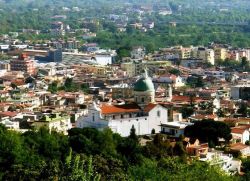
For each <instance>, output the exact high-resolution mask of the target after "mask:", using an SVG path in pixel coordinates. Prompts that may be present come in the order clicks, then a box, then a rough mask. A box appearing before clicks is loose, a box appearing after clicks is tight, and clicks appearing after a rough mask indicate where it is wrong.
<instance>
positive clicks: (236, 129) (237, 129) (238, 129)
mask: <svg viewBox="0 0 250 181" xmlns="http://www.w3.org/2000/svg"><path fill="white" fill-rule="evenodd" d="M245 130H246V128H244V127H234V128H231V133H235V134H243V133H244V131H245Z"/></svg>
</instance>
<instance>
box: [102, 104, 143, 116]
mask: <svg viewBox="0 0 250 181" xmlns="http://www.w3.org/2000/svg"><path fill="white" fill-rule="evenodd" d="M100 108H101V111H102V114H117V113H132V112H140V110H141V109H140V107H139V106H138V105H137V104H124V105H108V104H102V105H101V107H100Z"/></svg>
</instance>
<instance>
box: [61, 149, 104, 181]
mask: <svg viewBox="0 0 250 181" xmlns="http://www.w3.org/2000/svg"><path fill="white" fill-rule="evenodd" d="M100 178H101V176H100V175H99V174H98V173H95V172H94V169H93V165H92V157H89V158H88V162H87V163H86V162H85V161H84V160H83V159H82V158H81V157H80V155H75V156H74V157H73V156H72V150H70V153H69V155H68V156H67V158H66V161H65V165H64V172H63V175H62V176H61V178H60V180H62V181H64V180H65V181H66V180H69V181H78V180H82V181H99V180H100Z"/></svg>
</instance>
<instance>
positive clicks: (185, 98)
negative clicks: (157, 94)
mask: <svg viewBox="0 0 250 181" xmlns="http://www.w3.org/2000/svg"><path fill="white" fill-rule="evenodd" d="M192 99H193V101H194V102H201V101H202V100H203V99H201V98H200V97H193V98H192ZM190 100H191V98H190V97H189V96H180V95H173V97H172V101H173V102H190Z"/></svg>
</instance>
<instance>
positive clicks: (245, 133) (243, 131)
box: [231, 126, 250, 144]
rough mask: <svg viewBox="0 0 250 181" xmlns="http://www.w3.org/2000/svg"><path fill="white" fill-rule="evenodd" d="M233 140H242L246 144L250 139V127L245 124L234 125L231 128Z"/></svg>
mask: <svg viewBox="0 0 250 181" xmlns="http://www.w3.org/2000/svg"><path fill="white" fill-rule="evenodd" d="M231 134H232V137H233V138H232V140H233V142H240V143H243V144H245V143H246V141H249V136H250V134H249V129H248V128H246V127H244V126H239V127H234V128H232V129H231Z"/></svg>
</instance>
